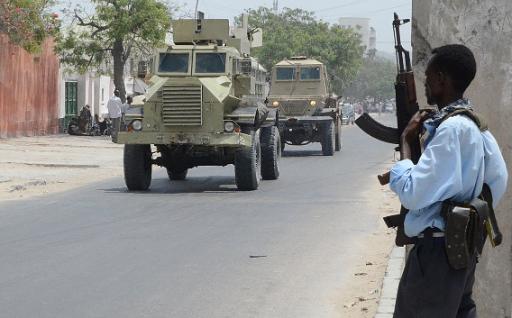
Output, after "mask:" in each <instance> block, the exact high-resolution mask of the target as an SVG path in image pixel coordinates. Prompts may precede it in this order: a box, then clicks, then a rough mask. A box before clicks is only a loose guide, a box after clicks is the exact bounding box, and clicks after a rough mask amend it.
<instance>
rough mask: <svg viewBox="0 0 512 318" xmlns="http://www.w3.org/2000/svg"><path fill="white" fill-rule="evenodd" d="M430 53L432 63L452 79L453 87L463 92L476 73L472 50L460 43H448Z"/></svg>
mask: <svg viewBox="0 0 512 318" xmlns="http://www.w3.org/2000/svg"><path fill="white" fill-rule="evenodd" d="M432 54H434V56H433V57H432V61H431V63H432V65H433V66H434V67H436V68H437V69H438V70H439V71H440V72H443V73H445V74H447V75H448V76H449V77H450V78H451V79H452V80H453V83H454V85H455V89H457V90H459V91H460V92H464V91H465V90H466V88H468V86H469V84H471V82H472V81H473V79H474V78H475V75H476V61H475V56H474V55H473V52H471V50H470V49H469V48H467V47H466V46H464V45H462V44H450V45H445V46H440V47H438V48H435V49H433V50H432Z"/></svg>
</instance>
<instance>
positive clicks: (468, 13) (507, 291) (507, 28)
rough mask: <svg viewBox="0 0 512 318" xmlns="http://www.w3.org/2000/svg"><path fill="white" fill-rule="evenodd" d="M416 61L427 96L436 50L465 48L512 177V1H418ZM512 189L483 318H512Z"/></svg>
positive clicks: (480, 282)
mask: <svg viewBox="0 0 512 318" xmlns="http://www.w3.org/2000/svg"><path fill="white" fill-rule="evenodd" d="M412 43H413V56H414V63H415V71H416V72H417V80H418V81H417V88H418V93H419V95H420V97H422V98H423V99H420V100H421V101H423V103H422V104H423V105H425V103H424V97H423V95H424V94H423V78H424V77H423V71H424V67H425V63H426V61H427V59H428V54H429V52H430V51H431V49H432V48H435V47H438V46H441V45H444V44H452V43H461V44H465V45H467V46H468V47H470V48H471V50H472V51H473V52H474V54H475V57H476V60H477V63H478V73H477V77H476V79H475V81H474V82H473V84H472V85H471V87H470V89H469V91H468V94H467V96H468V97H470V98H471V99H472V100H473V103H474V105H475V108H476V110H477V111H479V112H480V113H482V114H483V115H484V116H485V117H486V118H487V119H488V121H489V126H490V129H491V131H492V133H493V134H494V136H495V137H496V139H497V140H498V143H499V145H500V147H501V149H502V152H503V155H504V157H505V160H506V161H507V164H508V170H509V174H510V173H512V128H511V127H512V1H509V0H507V1H504V0H486V1H482V0H413V34H412ZM511 190H512V185H509V189H508V192H507V194H506V195H505V198H504V199H503V200H502V201H501V203H500V206H499V208H498V209H497V211H496V212H497V217H498V220H499V222H500V225H501V229H502V232H503V234H504V236H505V241H504V244H503V245H502V246H500V247H498V248H496V249H492V248H490V245H489V244H487V246H486V250H485V251H484V255H483V258H482V260H481V262H480V264H479V265H478V269H477V271H478V272H477V282H476V285H475V298H476V300H477V304H478V307H479V313H480V315H479V316H480V317H484V318H491V317H492V318H502V317H508V318H510V317H512V314H511V311H512V308H511V307H512V278H511V276H512V274H511V269H512V248H511V242H512V191H511Z"/></svg>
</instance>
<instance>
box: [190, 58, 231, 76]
mask: <svg viewBox="0 0 512 318" xmlns="http://www.w3.org/2000/svg"><path fill="white" fill-rule="evenodd" d="M195 72H196V73H213V74H218V73H225V72H226V53H197V54H196V70H195Z"/></svg>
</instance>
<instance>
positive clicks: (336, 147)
mask: <svg viewBox="0 0 512 318" xmlns="http://www.w3.org/2000/svg"><path fill="white" fill-rule="evenodd" d="M335 138H336V140H335V145H334V150H336V151H340V150H341V120H340V119H339V118H338V119H337V120H336V137H335Z"/></svg>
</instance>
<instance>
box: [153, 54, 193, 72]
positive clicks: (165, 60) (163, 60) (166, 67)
mask: <svg viewBox="0 0 512 318" xmlns="http://www.w3.org/2000/svg"><path fill="white" fill-rule="evenodd" d="M188 59H189V54H188V53H160V63H159V64H158V71H159V72H162V73H163V72H168V73H187V72H188Z"/></svg>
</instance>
